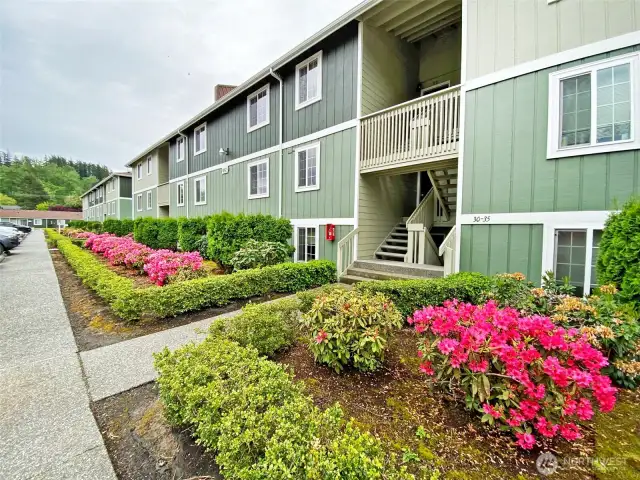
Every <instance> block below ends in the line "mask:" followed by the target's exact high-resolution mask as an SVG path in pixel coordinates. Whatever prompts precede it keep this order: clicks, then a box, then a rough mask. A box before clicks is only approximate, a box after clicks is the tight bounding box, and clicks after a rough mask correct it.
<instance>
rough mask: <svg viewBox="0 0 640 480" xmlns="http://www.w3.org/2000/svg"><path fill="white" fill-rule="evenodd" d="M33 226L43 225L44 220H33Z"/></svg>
mask: <svg viewBox="0 0 640 480" xmlns="http://www.w3.org/2000/svg"><path fill="white" fill-rule="evenodd" d="M33 224H34V225H40V226H41V225H42V219H41V218H34V219H33Z"/></svg>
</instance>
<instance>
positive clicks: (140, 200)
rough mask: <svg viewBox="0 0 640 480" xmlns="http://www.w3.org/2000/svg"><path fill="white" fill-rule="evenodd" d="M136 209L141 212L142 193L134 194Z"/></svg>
mask: <svg viewBox="0 0 640 480" xmlns="http://www.w3.org/2000/svg"><path fill="white" fill-rule="evenodd" d="M136 211H138V212H141V211H142V194H141V193H139V194H138V195H137V196H136Z"/></svg>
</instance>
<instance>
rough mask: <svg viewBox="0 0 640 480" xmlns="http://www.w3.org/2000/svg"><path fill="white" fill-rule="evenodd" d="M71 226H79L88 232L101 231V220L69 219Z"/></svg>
mask: <svg viewBox="0 0 640 480" xmlns="http://www.w3.org/2000/svg"><path fill="white" fill-rule="evenodd" d="M69 226H70V227H71V228H81V229H82V230H86V231H88V232H95V233H102V222H88V221H86V220H70V221H69Z"/></svg>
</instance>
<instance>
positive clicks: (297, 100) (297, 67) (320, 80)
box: [295, 50, 322, 110]
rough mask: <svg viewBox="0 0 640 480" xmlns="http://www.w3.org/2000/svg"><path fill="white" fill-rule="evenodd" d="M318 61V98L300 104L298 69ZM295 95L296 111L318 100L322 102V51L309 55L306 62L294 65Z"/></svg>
mask: <svg viewBox="0 0 640 480" xmlns="http://www.w3.org/2000/svg"><path fill="white" fill-rule="evenodd" d="M316 59H317V60H318V69H319V70H320V75H319V76H318V96H317V97H314V98H312V99H307V100H306V101H304V102H300V95H299V93H300V68H301V67H304V66H305V65H307V64H308V63H310V62H312V61H313V60H316ZM295 95H296V110H300V109H301V108H304V107H307V106H309V105H311V104H313V103H316V102H319V101H320V100H322V50H320V51H319V52H317V53H315V54H313V55H311V56H310V57H309V58H307V59H306V60H303V61H302V62H300V63H299V64H297V65H296V88H295Z"/></svg>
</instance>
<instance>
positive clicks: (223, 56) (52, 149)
mask: <svg viewBox="0 0 640 480" xmlns="http://www.w3.org/2000/svg"><path fill="white" fill-rule="evenodd" d="M360 1H361V0H321V1H319V0H209V1H205V0H184V1H177V0H151V1H147V0H139V1H124V0H75V1H73V0H71V1H70V0H66V1H63V0H47V1H30V0H0V82H1V83H0V150H5V151H6V150H7V149H8V150H9V151H11V152H12V153H22V154H25V155H30V156H38V157H41V156H44V155H46V154H58V155H63V156H66V157H72V158H74V159H76V160H85V161H93V162H100V163H104V164H106V165H107V166H109V167H110V168H111V169H114V170H123V169H124V164H125V163H126V162H128V161H129V160H131V159H132V158H133V157H134V156H135V155H137V154H138V153H140V152H141V151H142V150H144V149H145V148H146V147H148V146H150V145H151V144H152V143H154V142H155V141H157V140H159V139H160V138H161V137H163V136H164V135H165V134H167V133H169V131H171V130H173V129H174V128H175V127H177V126H179V125H180V124H181V123H183V122H184V121H186V120H188V119H189V118H190V117H192V116H193V115H195V114H196V113H198V112H199V111H200V110H202V109H203V108H205V107H206V106H208V105H209V104H210V103H211V102H212V97H213V86H214V85H215V84H217V83H229V84H233V85H238V84H239V83H241V82H243V81H244V80H246V79H247V78H249V77H250V76H251V75H253V74H254V73H257V72H258V71H259V70H260V69H262V68H263V67H266V66H267V65H268V64H269V63H271V62H272V61H273V60H275V59H276V58H277V57H278V56H280V55H282V54H283V53H285V52H286V51H288V50H289V49H291V48H293V47H294V46H295V45H296V44H298V43H300V42H301V41H302V40H304V39H305V38H307V37H309V36H310V35H312V34H313V33H315V32H316V31H317V30H319V29H321V28H322V27H324V26H325V25H326V24H328V23H329V22H331V21H332V20H334V19H335V18H337V17H338V16H340V15H341V14H343V13H344V12H346V11H347V10H349V9H350V8H351V7H353V6H354V5H356V4H358V3H360Z"/></svg>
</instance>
